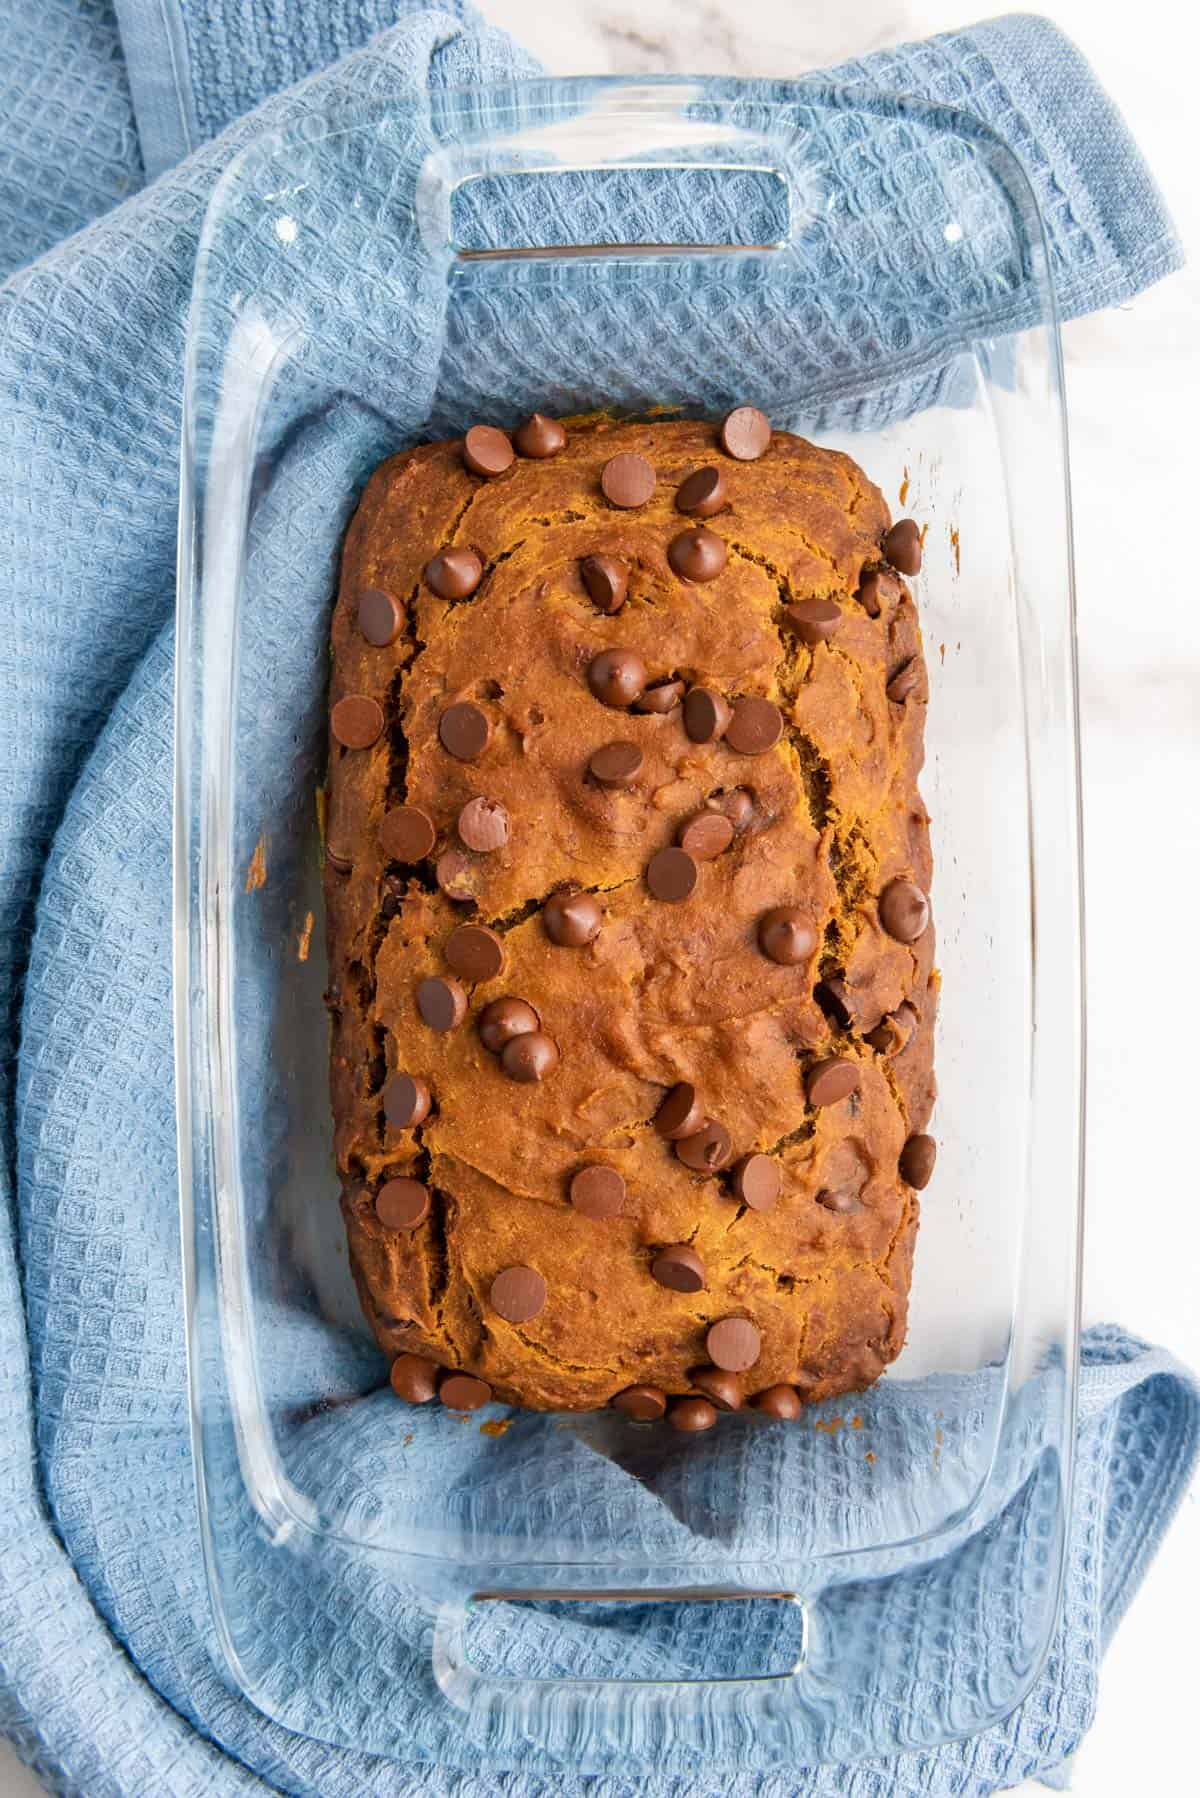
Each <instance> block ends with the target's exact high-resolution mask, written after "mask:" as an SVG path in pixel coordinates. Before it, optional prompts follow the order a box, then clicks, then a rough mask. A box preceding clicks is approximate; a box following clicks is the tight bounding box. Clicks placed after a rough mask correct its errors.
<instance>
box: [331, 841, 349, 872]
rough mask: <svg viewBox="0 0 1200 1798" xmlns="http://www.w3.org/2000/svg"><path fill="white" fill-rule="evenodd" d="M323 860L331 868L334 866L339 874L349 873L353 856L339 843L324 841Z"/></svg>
mask: <svg viewBox="0 0 1200 1798" xmlns="http://www.w3.org/2000/svg"><path fill="white" fill-rule="evenodd" d="M325 860H326V861H327V862H328V863H329V865H330V867H331V868H336V869H337V871H338V873H339V874H349V872H350V870H351V868H352V867H353V866H354V858H353V856H352V855H350V854H349V852H348V850H346V849H344V848H343V847H342V846H341V845H340V844H334V843H326V845H325Z"/></svg>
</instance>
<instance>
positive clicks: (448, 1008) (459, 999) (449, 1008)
mask: <svg viewBox="0 0 1200 1798" xmlns="http://www.w3.org/2000/svg"><path fill="white" fill-rule="evenodd" d="M417 1010H418V1011H419V1012H420V1014H421V1018H422V1021H423V1022H424V1023H426V1024H428V1026H429V1028H430V1029H431V1030H455V1029H457V1027H458V1025H459V1024H461V1023H462V1021H463V1019H464V1018H465V1017H466V1015H467V995H466V993H464V991H463V989H462V987H461V986H460V985H459V984H458V981H457V980H449V979H443V978H442V976H441V975H439V974H431V975H429V976H428V977H427V978H426V979H424V980H422V981H420V982H418V985H417Z"/></svg>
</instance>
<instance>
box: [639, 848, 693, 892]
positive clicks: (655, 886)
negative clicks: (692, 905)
mask: <svg viewBox="0 0 1200 1798" xmlns="http://www.w3.org/2000/svg"><path fill="white" fill-rule="evenodd" d="M699 874H700V870H699V868H698V867H697V865H696V863H695V862H694V861H693V859H692V857H691V856H690V855H689V854H688V853H687V850H686V849H660V850H659V852H658V854H657V855H652V856H651V857H650V861H649V864H648V865H647V868H646V885H647V886H648V887H649V889H650V892H651V894H652V896H653V897H654V898H655V899H659V900H661V901H662V902H663V904H664V905H678V904H679V902H680V900H682V899H686V898H688V896H689V895H690V894H691V892H692V891H693V889H694V888H695V885H696V881H697V879H698V878H699Z"/></svg>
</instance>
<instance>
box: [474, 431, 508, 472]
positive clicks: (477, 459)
mask: <svg viewBox="0 0 1200 1798" xmlns="http://www.w3.org/2000/svg"><path fill="white" fill-rule="evenodd" d="M512 460H513V446H512V444H511V442H510V441H509V439H508V437H507V436H506V435H505V433H504V432H503V431H498V430H497V429H496V427H495V425H472V426H471V429H470V430H469V431H468V432H467V434H466V436H465V437H464V438H463V461H464V462H465V463H466V465H467V467H468V468H469V469H470V470H471V473H472V474H481V475H484V476H485V477H487V478H490V477H491V476H492V475H497V474H503V473H504V471H505V469H506V468H510V467H511V466H512Z"/></svg>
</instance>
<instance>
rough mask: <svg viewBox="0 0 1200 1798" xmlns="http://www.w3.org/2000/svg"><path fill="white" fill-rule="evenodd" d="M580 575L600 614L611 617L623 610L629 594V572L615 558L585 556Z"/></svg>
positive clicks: (589, 596)
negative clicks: (603, 613) (606, 614)
mask: <svg viewBox="0 0 1200 1798" xmlns="http://www.w3.org/2000/svg"><path fill="white" fill-rule="evenodd" d="M579 573H580V576H581V578H582V580H583V584H584V586H585V587H586V588H587V596H588V598H589V599H590V600H591V602H592V604H593V605H594V606H595V607H596V609H597V610H598V611H600V612H607V613H608V614H609V615H610V616H611V615H612V614H613V613H615V612H619V611H620V610H621V607H622V606H623V605H624V604H625V596H626V594H627V593H628V592H629V572H628V570H627V569H626V567H625V565H624V563H623V562H618V561H617V559H616V557H615V556H584V557H583V559H582V561H581V562H580V564H579Z"/></svg>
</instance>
